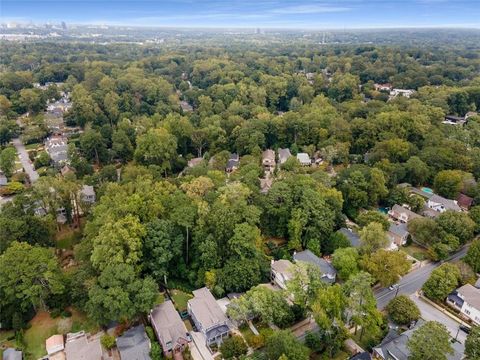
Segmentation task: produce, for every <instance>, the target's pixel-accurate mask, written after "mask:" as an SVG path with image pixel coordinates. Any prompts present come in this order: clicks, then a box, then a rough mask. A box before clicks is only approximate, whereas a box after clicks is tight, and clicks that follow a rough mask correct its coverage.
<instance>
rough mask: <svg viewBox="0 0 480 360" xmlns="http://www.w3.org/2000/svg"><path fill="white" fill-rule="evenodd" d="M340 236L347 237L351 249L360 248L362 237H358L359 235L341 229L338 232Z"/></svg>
mask: <svg viewBox="0 0 480 360" xmlns="http://www.w3.org/2000/svg"><path fill="white" fill-rule="evenodd" d="M338 232H339V233H340V234H343V235H345V237H346V238H347V239H348V241H349V242H350V246H351V247H355V248H359V247H360V245H361V243H360V236H358V234H357V233H355V232H354V231H353V230H352V229H347V228H341V229H340V230H338Z"/></svg>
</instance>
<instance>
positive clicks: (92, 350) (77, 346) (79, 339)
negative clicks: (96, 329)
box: [65, 331, 103, 360]
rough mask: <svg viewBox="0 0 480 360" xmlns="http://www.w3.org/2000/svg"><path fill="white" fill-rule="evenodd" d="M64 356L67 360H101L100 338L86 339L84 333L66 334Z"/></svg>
mask: <svg viewBox="0 0 480 360" xmlns="http://www.w3.org/2000/svg"><path fill="white" fill-rule="evenodd" d="M65 354H66V356H67V359H68V360H102V355H103V352H102V345H101V344H100V337H99V336H96V337H88V336H87V334H85V332H84V331H80V332H78V333H69V334H67V341H66V342H65Z"/></svg>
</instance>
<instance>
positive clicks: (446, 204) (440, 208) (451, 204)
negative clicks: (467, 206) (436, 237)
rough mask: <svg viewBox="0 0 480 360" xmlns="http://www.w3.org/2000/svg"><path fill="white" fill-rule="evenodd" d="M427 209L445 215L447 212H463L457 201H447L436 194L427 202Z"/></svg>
mask: <svg viewBox="0 0 480 360" xmlns="http://www.w3.org/2000/svg"><path fill="white" fill-rule="evenodd" d="M427 207H428V208H429V209H432V210H435V211H436V212H439V213H443V212H445V211H447V210H452V211H461V210H462V209H460V206H458V204H457V202H456V201H455V200H450V199H445V198H444V197H442V196H440V195H436V194H434V195H432V196H431V197H430V198H429V199H428V200H427Z"/></svg>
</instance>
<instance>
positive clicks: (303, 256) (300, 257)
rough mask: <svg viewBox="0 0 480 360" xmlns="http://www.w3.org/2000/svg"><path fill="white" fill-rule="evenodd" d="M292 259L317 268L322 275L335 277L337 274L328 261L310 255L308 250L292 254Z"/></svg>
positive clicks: (312, 254)
mask: <svg viewBox="0 0 480 360" xmlns="http://www.w3.org/2000/svg"><path fill="white" fill-rule="evenodd" d="M293 259H294V260H295V261H303V262H306V263H309V264H313V265H315V266H317V267H318V268H319V269H320V271H321V272H322V274H330V275H335V274H336V273H337V272H336V270H335V268H334V267H333V266H332V265H331V264H330V263H329V262H328V261H326V260H325V259H323V258H320V257H318V256H317V255H315V254H314V253H312V252H311V251H310V250H304V251H301V252H299V253H295V254H293ZM333 281H334V279H333Z"/></svg>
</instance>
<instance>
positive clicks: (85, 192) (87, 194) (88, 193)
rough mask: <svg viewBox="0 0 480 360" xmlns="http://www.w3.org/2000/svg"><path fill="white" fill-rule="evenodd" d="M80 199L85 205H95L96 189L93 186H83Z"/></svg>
mask: <svg viewBox="0 0 480 360" xmlns="http://www.w3.org/2000/svg"><path fill="white" fill-rule="evenodd" d="M80 198H81V199H82V201H83V202H84V203H89V204H93V203H95V200H96V197H95V189H94V188H93V186H91V185H83V186H82V189H81V190H80Z"/></svg>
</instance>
